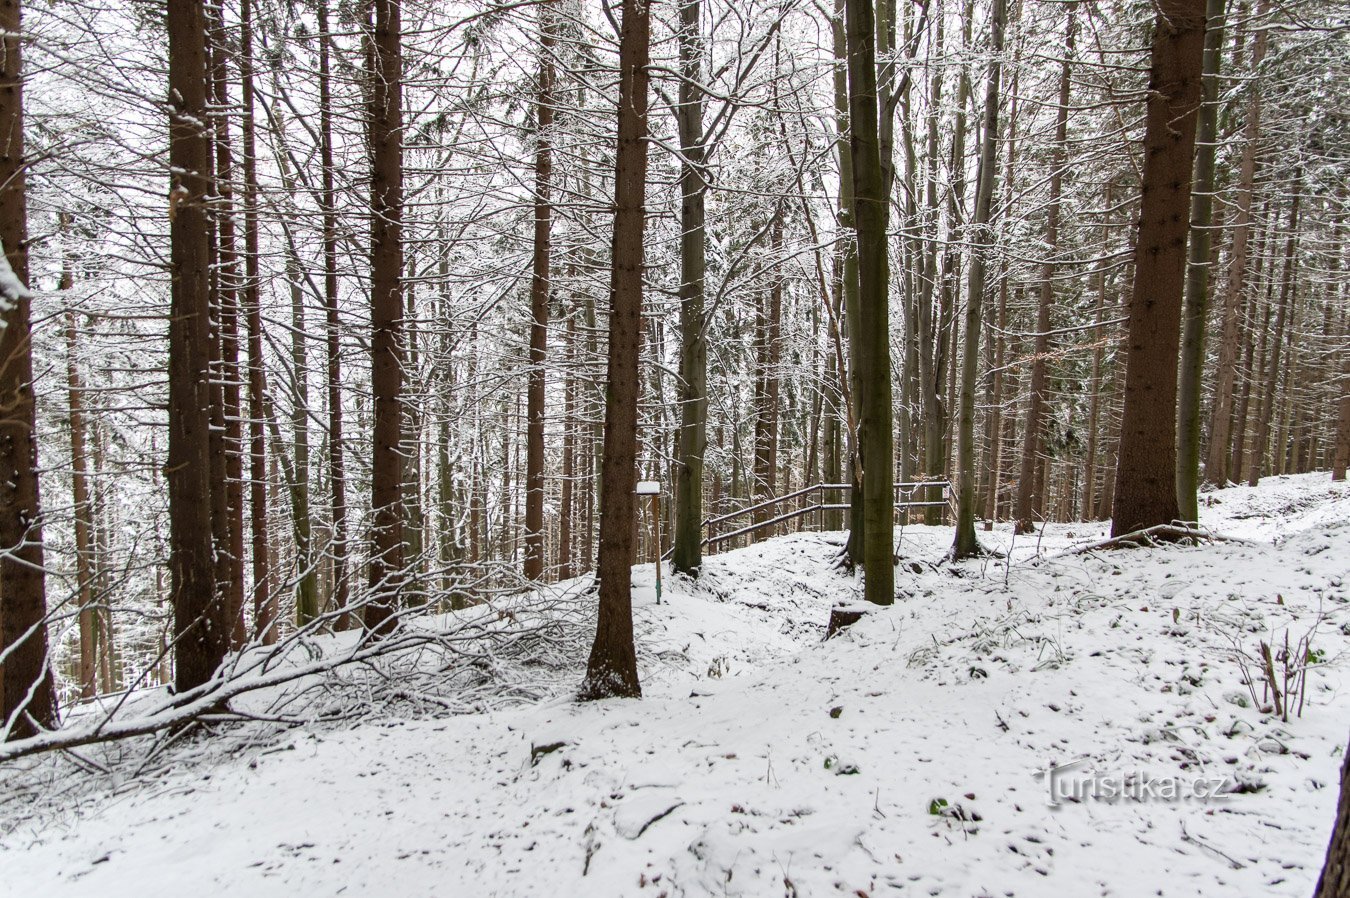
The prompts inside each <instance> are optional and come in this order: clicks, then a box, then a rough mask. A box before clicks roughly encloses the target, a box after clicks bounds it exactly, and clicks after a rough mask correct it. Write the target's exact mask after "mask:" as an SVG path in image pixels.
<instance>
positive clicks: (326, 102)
mask: <svg viewBox="0 0 1350 898" xmlns="http://www.w3.org/2000/svg"><path fill="white" fill-rule="evenodd" d="M244 2H245V4H248V3H249V2H251V0H244ZM318 9H319V165H320V167H321V169H322V172H321V179H322V190H323V295H324V310H325V313H326V315H327V321H326V324H325V329H324V336H325V342H326V347H325V348H326V355H327V369H328V370H327V381H328V491H329V499H328V505H329V514H330V515H331V517H332V526H333V541H332V547H331V549H330V553H331V554H332V557H333V590H332V596H331V597H330V598H329V604H330V606H331V607H332V608H334V609H338V608H345V607H347V604H348V595H349V590H350V588H349V580H348V576H347V557H348V554H349V553H348V549H347V469H346V461H345V458H344V457H343V452H344V447H343V444H342V361H341V355H340V353H341V343H340V336H341V331H340V328H341V322H340V319H339V318H338V269H337V243H338V234H337V229H338V219H337V189H336V187H335V186H334V169H333V93H332V82H331V76H330V74H329V66H330V55H331V53H332V42H333V36H332V33H331V32H330V31H329V28H328V0H320V2H319V4H318ZM349 624H350V616H349V615H346V614H344V615H342V616H341V617H340V618H338V626H339V628H340V629H345V628H346V626H347V625H349Z"/></svg>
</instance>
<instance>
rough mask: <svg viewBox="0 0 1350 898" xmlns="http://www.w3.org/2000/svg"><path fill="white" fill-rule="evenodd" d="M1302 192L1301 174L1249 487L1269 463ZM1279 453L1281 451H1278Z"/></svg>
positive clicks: (1292, 207)
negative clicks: (1268, 449) (1268, 444)
mask: <svg viewBox="0 0 1350 898" xmlns="http://www.w3.org/2000/svg"><path fill="white" fill-rule="evenodd" d="M1301 192H1302V177H1301V171H1300V173H1299V174H1296V175H1295V176H1294V199H1293V201H1292V202H1291V203H1290V204H1289V229H1288V236H1287V237H1286V238H1285V246H1284V273H1283V275H1282V277H1281V280H1280V300H1279V308H1278V309H1277V310H1276V312H1275V336H1274V338H1273V339H1272V340H1271V343H1270V358H1269V359H1268V360H1267V363H1266V365H1265V368H1264V371H1265V375H1266V384H1265V390H1264V391H1263V392H1262V394H1261V405H1260V410H1259V411H1258V412H1257V415H1256V435H1255V437H1254V438H1253V440H1252V452H1251V468H1250V469H1249V473H1248V476H1247V485H1248V486H1256V485H1257V483H1259V482H1260V481H1261V473H1262V470H1263V468H1264V465H1265V463H1266V462H1265V460H1266V448H1267V447H1266V443H1267V442H1268V441H1269V438H1270V417H1271V415H1272V414H1273V412H1274V407H1275V388H1276V386H1277V385H1278V383H1279V376H1280V370H1281V369H1280V351H1281V348H1282V347H1281V344H1283V342H1284V329H1285V323H1286V322H1287V321H1288V319H1289V307H1290V305H1291V304H1292V302H1293V299H1292V296H1293V291H1294V250H1295V248H1296V247H1297V245H1298V239H1297V238H1298V213H1299V206H1300V200H1301V199H1302V197H1301ZM1277 451H1278V450H1277Z"/></svg>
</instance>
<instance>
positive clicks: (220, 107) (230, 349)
mask: <svg viewBox="0 0 1350 898" xmlns="http://www.w3.org/2000/svg"><path fill="white" fill-rule="evenodd" d="M211 29H212V30H211V46H212V50H211V93H212V103H213V104H214V106H215V109H216V112H215V114H214V116H213V124H214V129H215V135H214V136H215V165H216V197H217V199H216V203H217V206H216V236H217V240H218V241H219V242H218V256H219V260H220V269H219V273H218V275H217V283H218V285H219V289H218V292H217V298H218V302H219V306H218V310H217V312H218V315H219V329H220V364H219V367H218V368H217V370H216V372H215V376H216V378H217V379H218V380H219V384H220V386H219V398H220V403H221V406H220V414H219V417H220V421H221V425H222V432H221V438H222V439H221V448H222V453H221V472H222V473H223V475H224V478H223V480H222V481H220V482H219V483H218V484H217V485H218V486H219V487H220V489H219V490H218V492H219V493H220V494H221V497H222V500H223V501H222V502H221V507H222V509H223V511H224V520H223V522H222V523H223V525H224V526H223V528H222V530H223V532H222V535H223V537H224V539H223V548H224V552H223V553H218V557H217V559H216V566H217V575H216V576H217V579H218V580H219V581H220V582H219V584H218V587H219V589H220V590H221V593H222V595H223V596H224V601H225V609H226V611H225V613H226V615H227V619H228V621H229V625H230V642H231V645H232V646H233V647H234V648H242V647H243V645H244V643H245V642H247V641H248V630H247V629H246V628H245V626H244V469H243V442H244V441H243V428H242V424H241V421H240V418H241V415H240V410H241V406H240V396H239V392H240V391H239V288H240V278H239V252H238V247H237V245H236V243H235V222H234V176H235V172H234V152H233V150H232V148H231V145H230V122H229V116H228V115H227V113H226V110H228V109H229V108H230V96H229V67H228V61H229V49H228V45H229V40H228V36H227V34H226V31H225V6H224V3H223V0H216V3H215V6H214V7H213V9H212V11H211Z"/></svg>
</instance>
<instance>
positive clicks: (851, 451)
mask: <svg viewBox="0 0 1350 898" xmlns="http://www.w3.org/2000/svg"><path fill="white" fill-rule="evenodd" d="M844 5H845V0H835V4H834V17H833V18H832V19H831V23H832V33H833V45H832V46H833V51H834V59H835V68H834V113H835V124H836V132H837V141H836V143H837V145H838V148H839V211H838V230H839V231H840V232H841V233H842V234H843V239H842V240H840V246H839V253H840V256H841V259H840V268H841V269H842V277H841V283H842V285H843V294H844V322H845V323H844V331H845V334H846V336H847V338H848V372H847V374H844V373H843V372H841V375H840V380H841V383H842V382H844V378H845V377H847V383H848V385H849V388H848V391H847V393H846V394H845V407H846V411H847V421H848V433H847V441H846V442H847V453H848V459H849V465H848V467H849V482H850V484H851V485H852V489H851V490H850V491H849V514H848V527H849V532H848V542H847V543H846V544H845V546H844V555H845V557H846V559H847V561H848V563H849V564H850V565H859V564H862V563H863V546H864V545H865V544H866V538H865V528H866V521H865V520H864V519H863V513H862V511H863V494H862V459H861V456H860V454H859V449H858V407H857V403H858V401H859V397H860V396H861V390H862V385H861V380H860V379H859V376H858V353H859V352H861V348H860V347H861V342H862V337H861V336H860V334H861V329H860V326H859V323H858V322H859V308H858V302H859V300H858V239H857V234H856V231H855V228H856V225H857V215H856V208H857V203H856V201H855V198H854V194H853V148H852V145H851V138H850V128H849V114H850V113H849V94H848V55H849V54H848V38H847V35H846V34H845V26H844V18H845V10H844Z"/></svg>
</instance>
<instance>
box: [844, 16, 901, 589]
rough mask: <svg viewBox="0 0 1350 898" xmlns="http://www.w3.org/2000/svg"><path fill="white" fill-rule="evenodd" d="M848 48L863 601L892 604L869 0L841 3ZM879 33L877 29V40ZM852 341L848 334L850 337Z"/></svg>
mask: <svg viewBox="0 0 1350 898" xmlns="http://www.w3.org/2000/svg"><path fill="white" fill-rule="evenodd" d="M844 20H845V28H844V32H845V38H846V43H847V48H848V103H849V145H850V147H851V149H852V158H853V197H854V199H853V204H854V209H853V211H854V221H855V225H856V228H857V242H858V268H857V271H858V302H857V306H858V310H857V332H856V336H857V337H858V341H857V348H856V350H855V352H854V363H855V365H856V370H855V374H856V375H857V378H858V382H859V383H860V385H861V390H860V392H859V393H858V394H856V395H857V398H858V441H857V442H858V450H859V452H858V454H859V457H860V459H861V462H862V464H861V473H862V507H861V514H860V517H861V520H862V529H863V534H864V537H863V546H862V558H863V568H864V571H865V577H864V581H863V590H864V592H863V595H864V597H865V598H866V599H867V601H869V602H872V603H874V604H878V605H889V604H891V603H892V602H894V601H895V540H894V532H895V490H894V483H895V445H894V437H893V435H892V422H891V415H892V412H891V346H890V342H891V341H890V313H889V302H890V299H889V296H890V247H889V238H888V237H887V233H886V229H887V222H888V220H889V217H890V199H889V197H890V184H891V180H890V177H889V174H890V171H889V166H890V160H889V139H888V133H887V132H888V131H889V128H887V127H886V126H885V123H886V122H888V121H889V119H890V110H889V107H888V106H887V104H886V103H885V102H883V99H884V94H883V92H882V91H881V90H880V89H879V88H878V86H877V65H876V63H877V51H878V47H879V46H881V45H882V41H883V37H881V36H879V34H878V31H879V29H878V27H877V22H876V21H875V19H874V17H873V9H872V4H871V3H870V0H846V2H845V3H844ZM885 30H886V29H885V27H884V26H883V27H882V28H881V29H880V32H881V34H882V35H884V33H885ZM851 336H852V335H851Z"/></svg>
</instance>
